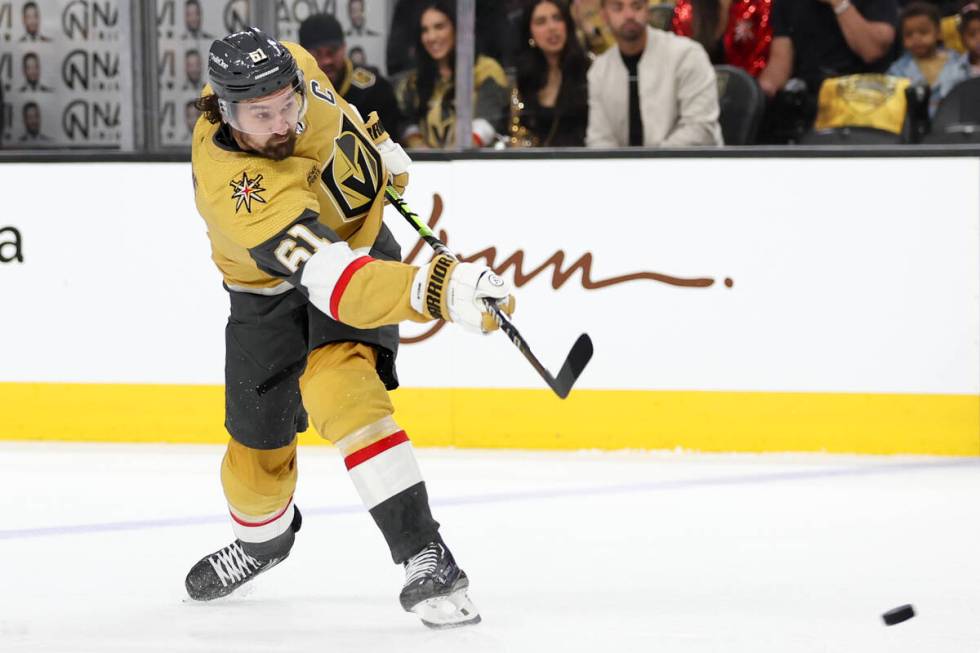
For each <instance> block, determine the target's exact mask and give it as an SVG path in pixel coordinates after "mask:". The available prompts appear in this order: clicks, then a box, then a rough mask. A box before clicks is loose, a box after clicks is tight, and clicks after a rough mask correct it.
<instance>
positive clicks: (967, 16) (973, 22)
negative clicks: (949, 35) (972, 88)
mask: <svg viewBox="0 0 980 653" xmlns="http://www.w3.org/2000/svg"><path fill="white" fill-rule="evenodd" d="M960 38H961V39H962V40H963V46H964V47H965V48H966V55H965V56H966V60H967V63H968V64H969V72H970V77H980V5H977V4H974V3H970V4H968V5H966V6H965V7H963V11H962V13H961V14H960Z"/></svg>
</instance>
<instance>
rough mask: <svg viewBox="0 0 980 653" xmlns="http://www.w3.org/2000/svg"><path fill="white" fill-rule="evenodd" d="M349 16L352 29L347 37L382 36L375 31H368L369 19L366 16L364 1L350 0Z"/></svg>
mask: <svg viewBox="0 0 980 653" xmlns="http://www.w3.org/2000/svg"><path fill="white" fill-rule="evenodd" d="M347 15H348V16H350V29H349V30H347V36H380V35H379V34H378V33H377V32H375V31H374V30H373V29H368V26H367V17H366V16H365V15H364V0H348V2H347Z"/></svg>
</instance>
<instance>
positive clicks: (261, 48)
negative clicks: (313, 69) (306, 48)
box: [208, 27, 302, 102]
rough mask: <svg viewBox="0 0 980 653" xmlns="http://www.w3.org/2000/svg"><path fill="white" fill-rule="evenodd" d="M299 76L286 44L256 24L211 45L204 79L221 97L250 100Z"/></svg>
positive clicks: (290, 82)
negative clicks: (206, 77)
mask: <svg viewBox="0 0 980 653" xmlns="http://www.w3.org/2000/svg"><path fill="white" fill-rule="evenodd" d="M297 76H302V73H301V71H300V70H299V67H298V66H297V65H296V59H295V58H294V57H293V54H292V53H291V52H290V51H289V50H287V49H286V47H285V46H284V45H283V44H282V43H280V42H279V41H277V40H275V39H274V38H272V37H270V36H269V35H267V34H266V33H264V32H263V31H262V30H260V29H259V28H257V27H249V28H248V29H247V30H245V31H244V32H236V33H234V34H230V35H228V36H226V37H225V38H223V39H220V40H217V41H215V42H214V43H212V44H211V51H210V52H209V53H208V81H209V82H210V83H211V88H213V89H214V92H215V93H216V94H217V95H218V97H219V98H221V99H222V100H228V101H232V102H240V101H242V100H251V99H254V98H257V97H262V96H263V95H268V94H269V93H274V92H275V91H278V90H279V89H281V88H283V87H285V86H287V85H288V84H293V83H295V81H296V78H297Z"/></svg>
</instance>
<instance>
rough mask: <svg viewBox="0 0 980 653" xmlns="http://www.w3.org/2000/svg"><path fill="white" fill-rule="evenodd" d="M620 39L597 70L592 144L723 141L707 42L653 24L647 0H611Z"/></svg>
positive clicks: (609, 15)
mask: <svg viewBox="0 0 980 653" xmlns="http://www.w3.org/2000/svg"><path fill="white" fill-rule="evenodd" d="M602 13H603V17H604V18H605V20H606V22H607V23H608V25H609V29H610V31H611V32H612V34H613V36H614V37H615V38H616V46H615V47H612V48H610V49H609V50H607V51H606V52H604V53H603V54H602V56H600V57H599V58H598V59H596V61H595V63H594V64H592V68H591V69H590V70H589V75H588V80H589V127H588V132H587V135H586V144H587V145H588V146H589V147H623V146H626V145H645V146H652V147H659V146H663V147H678V146H687V145H721V144H722V138H721V128H720V127H719V125H718V86H717V82H716V80H715V71H714V69H713V68H712V67H711V62H710V61H708V55H707V54H705V52H704V49H703V48H702V47H701V46H699V45H698V44H697V43H695V42H694V41H692V40H690V39H686V38H683V37H680V36H677V35H676V34H671V33H670V32H664V31H661V30H655V29H653V28H652V27H650V26H649V22H650V10H649V7H648V6H647V0H603V2H602Z"/></svg>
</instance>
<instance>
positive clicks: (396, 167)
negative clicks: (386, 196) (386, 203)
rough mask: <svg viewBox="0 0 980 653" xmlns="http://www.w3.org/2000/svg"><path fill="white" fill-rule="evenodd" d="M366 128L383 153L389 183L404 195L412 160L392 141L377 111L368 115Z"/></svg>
mask: <svg viewBox="0 0 980 653" xmlns="http://www.w3.org/2000/svg"><path fill="white" fill-rule="evenodd" d="M365 127H367V130H368V134H370V135H371V140H373V141H374V146H375V147H377V148H378V152H380V153H381V160H382V161H384V163H385V168H387V169H388V174H389V179H388V183H390V184H391V185H392V186H394V187H395V190H397V191H398V194H399V195H401V194H403V193H404V192H405V188H406V187H407V186H408V166H409V164H411V163H412V159H411V158H410V157H409V156H408V154H406V153H405V150H404V149H402V146H401V145H399V144H398V143H396V142H395V141H393V140H391V136H389V135H388V132H387V131H386V130H385V128H384V125H382V124H381V119H380V118H379V117H378V112H377V111H372V112H371V113H369V114H368V119H367V122H366V123H365Z"/></svg>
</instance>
